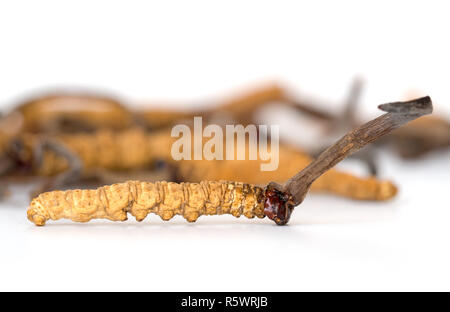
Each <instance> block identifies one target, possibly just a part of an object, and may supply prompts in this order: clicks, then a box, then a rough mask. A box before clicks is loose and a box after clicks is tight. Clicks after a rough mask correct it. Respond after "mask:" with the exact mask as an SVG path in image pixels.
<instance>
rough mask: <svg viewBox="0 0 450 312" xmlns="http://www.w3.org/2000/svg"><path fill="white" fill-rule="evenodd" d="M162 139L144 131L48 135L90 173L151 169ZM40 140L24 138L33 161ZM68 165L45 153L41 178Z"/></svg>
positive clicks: (40, 170)
mask: <svg viewBox="0 0 450 312" xmlns="http://www.w3.org/2000/svg"><path fill="white" fill-rule="evenodd" d="M158 137H159V135H158V134H157V133H156V134H149V133H147V132H145V131H144V130H142V129H140V128H131V129H127V130H123V131H118V132H114V131H111V130H106V129H105V130H99V131H96V132H94V133H78V134H67V135H58V136H50V137H49V136H47V138H50V139H51V140H54V141H55V142H58V143H61V145H62V146H64V147H66V148H68V149H69V150H70V151H72V152H74V153H75V154H76V155H77V156H78V157H79V158H80V159H81V161H82V163H83V168H84V170H85V171H86V172H90V171H91V170H92V169H93V168H104V169H112V170H114V169H118V170H126V169H136V168H143V167H147V166H150V165H152V164H153V162H154V160H155V157H154V156H158V155H157V153H155V152H152V151H153V150H154V149H155V147H154V146H155V144H162V142H161V140H157V139H158ZM39 140H40V137H39V136H37V135H33V134H24V135H22V142H23V144H24V146H26V150H27V151H28V155H29V156H28V158H30V159H31V158H32V152H33V147H34V146H36V144H39ZM166 144H167V145H168V144H170V142H167V143H166ZM168 146H170V145H168ZM169 150H170V149H169ZM68 165H69V164H68V163H67V160H66V159H65V158H63V157H61V156H58V155H56V154H55V153H54V152H52V151H45V152H44V154H43V161H42V164H41V165H40V167H39V168H36V171H37V174H39V175H41V176H52V175H55V174H58V173H61V172H63V171H65V170H67V167H68Z"/></svg>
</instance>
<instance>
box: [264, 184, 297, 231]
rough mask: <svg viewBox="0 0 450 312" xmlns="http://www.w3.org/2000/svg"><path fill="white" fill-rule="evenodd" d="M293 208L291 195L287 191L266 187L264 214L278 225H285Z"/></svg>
mask: <svg viewBox="0 0 450 312" xmlns="http://www.w3.org/2000/svg"><path fill="white" fill-rule="evenodd" d="M293 210H294V203H293V200H292V196H291V195H290V194H288V193H285V192H282V191H279V190H277V189H275V188H272V187H268V188H267V189H266V192H265V200H264V214H265V215H266V216H267V217H268V218H269V219H270V220H273V221H275V223H276V224H278V225H285V224H286V223H288V222H289V219H290V218H291V213H292V211H293Z"/></svg>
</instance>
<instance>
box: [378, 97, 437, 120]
mask: <svg viewBox="0 0 450 312" xmlns="http://www.w3.org/2000/svg"><path fill="white" fill-rule="evenodd" d="M378 108H379V109H381V110H382V111H385V112H388V113H392V114H401V115H405V116H423V115H427V114H431V113H432V112H433V104H432V102H431V98H430V97H429V96H424V97H421V98H418V99H414V100H411V101H406V102H392V103H386V104H381V105H378Z"/></svg>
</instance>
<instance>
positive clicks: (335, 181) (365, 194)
mask: <svg viewBox="0 0 450 312" xmlns="http://www.w3.org/2000/svg"><path fill="white" fill-rule="evenodd" d="M311 191H313V192H323V193H330V194H334V195H339V196H343V197H348V198H353V199H357V200H377V201H383V200H389V199H391V198H393V197H394V196H395V195H397V187H396V186H395V185H394V184H393V183H392V182H391V181H387V180H378V179H376V178H374V177H368V178H360V177H357V176H354V175H351V174H348V173H345V172H340V171H337V170H333V169H332V170H330V171H328V172H326V173H325V174H324V175H323V176H321V177H320V178H318V179H317V180H316V181H314V183H313V184H312V185H311Z"/></svg>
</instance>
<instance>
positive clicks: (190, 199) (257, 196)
mask: <svg viewBox="0 0 450 312" xmlns="http://www.w3.org/2000/svg"><path fill="white" fill-rule="evenodd" d="M127 213H130V214H131V215H133V216H134V217H135V218H136V220H138V221H142V220H143V219H144V218H145V217H146V216H147V215H148V214H149V213H155V214H157V215H159V216H160V217H161V218H162V219H163V220H166V221H167V220H170V219H171V218H172V217H173V216H175V215H181V216H183V217H184V218H185V219H186V220H187V221H189V222H194V221H196V220H197V218H198V217H199V216H201V215H220V214H231V215H233V216H235V217H240V216H241V215H244V216H246V217H247V218H253V217H255V216H256V217H259V218H264V216H265V214H264V190H263V189H262V188H260V187H257V186H253V185H250V184H246V183H239V182H224V181H220V182H211V181H203V182H200V183H173V182H156V183H149V182H138V181H128V182H125V183H118V184H113V185H110V186H103V187H100V188H98V189H96V190H68V191H53V192H47V193H43V194H41V195H39V196H38V197H36V198H35V199H33V201H32V202H31V204H30V207H29V209H28V211H27V216H28V219H29V220H30V221H32V222H34V223H35V224H36V225H44V224H45V222H46V221H47V220H49V219H51V220H58V219H62V218H64V219H70V220H73V221H77V222H87V221H89V220H91V219H109V220H112V221H125V220H127Z"/></svg>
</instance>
